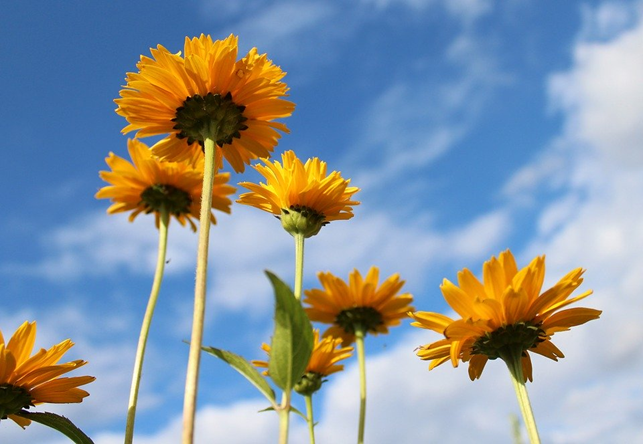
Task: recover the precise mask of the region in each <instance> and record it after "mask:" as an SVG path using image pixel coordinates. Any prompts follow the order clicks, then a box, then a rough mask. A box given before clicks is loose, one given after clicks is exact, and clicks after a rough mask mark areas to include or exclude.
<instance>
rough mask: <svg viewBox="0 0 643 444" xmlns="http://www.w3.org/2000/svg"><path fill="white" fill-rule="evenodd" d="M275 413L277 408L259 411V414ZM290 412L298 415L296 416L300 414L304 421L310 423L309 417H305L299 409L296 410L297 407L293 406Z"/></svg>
mask: <svg viewBox="0 0 643 444" xmlns="http://www.w3.org/2000/svg"><path fill="white" fill-rule="evenodd" d="M274 411H275V408H274V407H266V408H265V409H263V410H259V413H263V412H274ZM290 411H291V412H294V413H296V414H298V415H299V416H301V417H302V418H303V419H304V421H308V417H307V416H306V415H304V414H303V413H302V412H301V411H300V410H299V409H296V408H295V407H293V406H292V405H291V406H290Z"/></svg>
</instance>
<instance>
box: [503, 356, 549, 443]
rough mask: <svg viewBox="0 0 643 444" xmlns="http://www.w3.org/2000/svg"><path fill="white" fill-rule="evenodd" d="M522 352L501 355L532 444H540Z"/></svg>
mask: <svg viewBox="0 0 643 444" xmlns="http://www.w3.org/2000/svg"><path fill="white" fill-rule="evenodd" d="M521 356H522V350H520V349H515V350H510V351H508V352H505V353H501V354H500V357H501V358H502V360H503V361H505V363H506V364H507V367H508V368H509V373H510V374H511V382H512V383H513V386H514V389H515V391H516V397H517V398H518V405H519V406H520V411H521V413H522V418H523V420H524V421H525V428H526V429H527V435H528V436H529V442H530V443H531V444H540V437H539V436H538V428H537V427H536V420H535V419H534V412H533V411H532V409H531V403H530V402H529V395H528V394H527V387H526V386H525V377H524V375H523V371H522V359H521Z"/></svg>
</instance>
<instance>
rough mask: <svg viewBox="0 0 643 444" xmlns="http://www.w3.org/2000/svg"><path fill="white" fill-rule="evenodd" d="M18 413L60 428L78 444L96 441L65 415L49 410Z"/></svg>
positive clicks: (61, 431)
mask: <svg viewBox="0 0 643 444" xmlns="http://www.w3.org/2000/svg"><path fill="white" fill-rule="evenodd" d="M16 415H18V416H21V417H23V418H26V419H30V420H32V421H33V422H39V423H40V424H43V425H46V426H48V427H51V428H52V429H54V430H58V431H59V432H60V433H62V434H63V435H65V436H66V437H67V438H69V439H71V440H72V441H73V442H75V443H76V444H94V441H92V440H91V439H90V438H89V436H87V435H85V434H84V433H83V431H82V430H80V429H79V428H78V427H76V426H75V425H74V423H73V422H71V421H70V420H69V419H67V418H65V417H64V416H60V415H57V414H55V413H49V412H27V411H26V410H21V411H20V412H18V413H16Z"/></svg>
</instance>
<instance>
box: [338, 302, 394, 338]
mask: <svg viewBox="0 0 643 444" xmlns="http://www.w3.org/2000/svg"><path fill="white" fill-rule="evenodd" d="M383 323H384V320H383V319H382V315H381V313H380V312H379V311H377V310H376V309H374V308H373V307H354V308H349V309H346V310H342V311H341V312H340V313H339V314H338V315H337V317H336V318H335V324H337V325H339V326H340V327H342V328H343V329H344V331H345V332H346V333H350V334H355V327H359V328H361V329H363V330H364V333H366V332H369V331H371V332H376V331H377V327H378V326H380V325H382V324H383Z"/></svg>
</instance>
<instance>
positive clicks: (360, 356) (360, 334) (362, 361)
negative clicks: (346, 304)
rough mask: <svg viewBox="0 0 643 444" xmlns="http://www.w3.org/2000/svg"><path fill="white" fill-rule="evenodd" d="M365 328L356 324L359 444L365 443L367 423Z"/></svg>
mask: <svg viewBox="0 0 643 444" xmlns="http://www.w3.org/2000/svg"><path fill="white" fill-rule="evenodd" d="M364 335H365V332H364V328H363V327H362V326H355V343H356V345H357V361H358V362H359V427H358V429H357V444H364V426H365V424H366V356H365V355H366V354H365V352H364Z"/></svg>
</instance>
